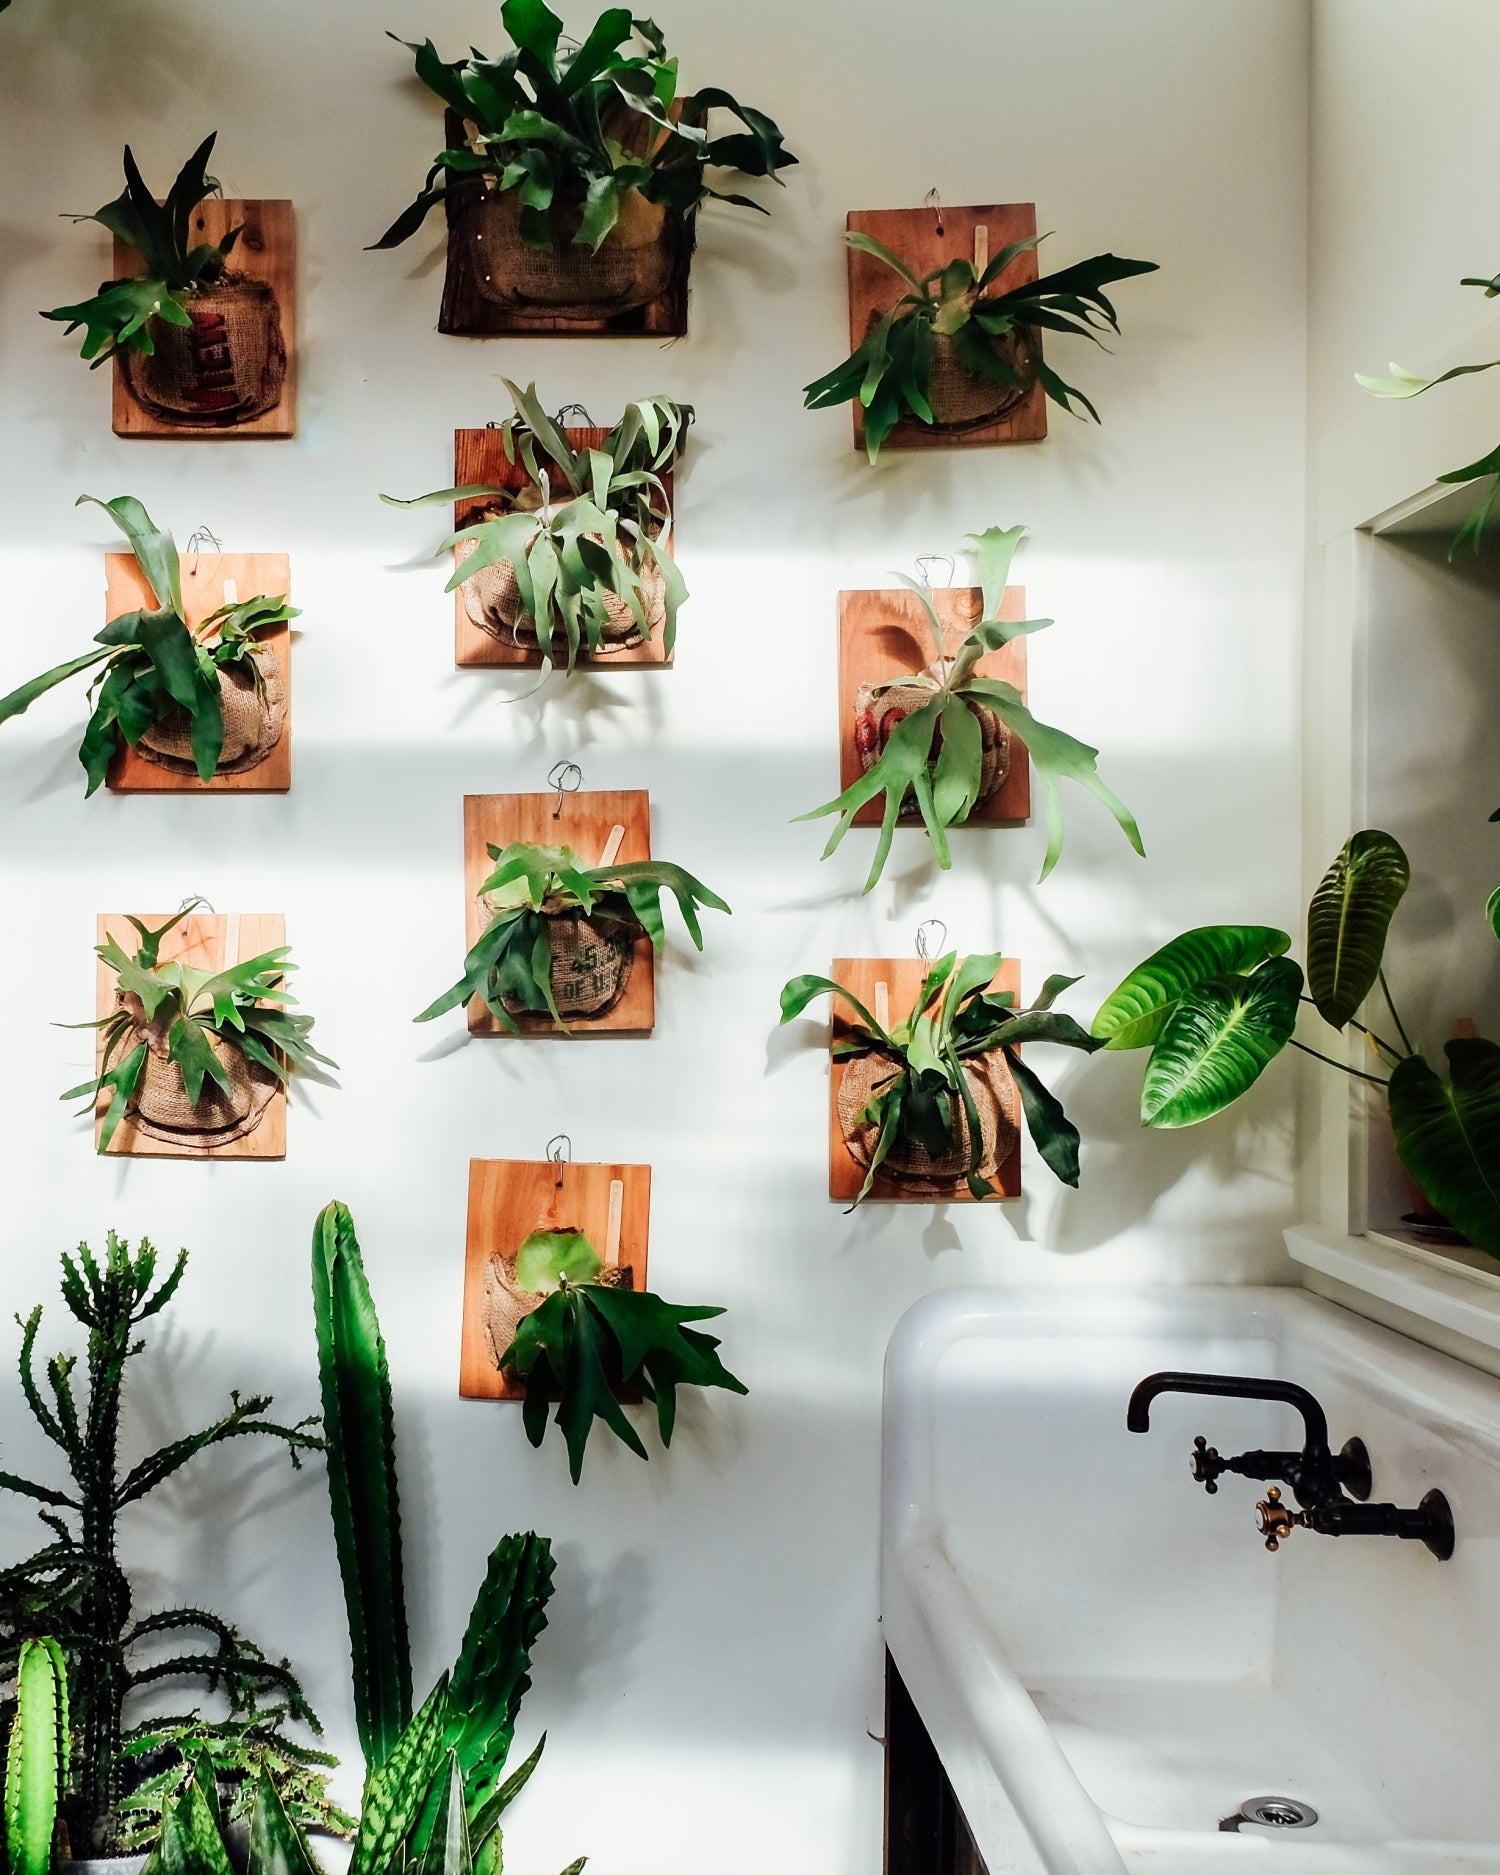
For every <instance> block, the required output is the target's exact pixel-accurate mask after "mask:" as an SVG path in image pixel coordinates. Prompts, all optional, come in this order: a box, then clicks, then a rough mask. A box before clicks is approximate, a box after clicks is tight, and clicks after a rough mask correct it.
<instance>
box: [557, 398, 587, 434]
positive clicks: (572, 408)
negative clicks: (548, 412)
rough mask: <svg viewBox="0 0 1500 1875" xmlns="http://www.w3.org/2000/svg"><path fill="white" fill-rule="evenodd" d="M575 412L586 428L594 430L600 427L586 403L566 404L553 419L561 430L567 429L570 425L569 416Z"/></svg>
mask: <svg viewBox="0 0 1500 1875" xmlns="http://www.w3.org/2000/svg"><path fill="white" fill-rule="evenodd" d="M575 412H576V413H577V416H578V419H579V421H580V422H581V423H582V425H583V427H584V429H586V430H592V429H597V428H598V425H597V424H596V423H595V422H594V419H593V418H592V417H591V416H590V415H589V413H588V408H587V406H586V405H584V404H564V405H563V407H562V409H561V410H559V411H558V412H557V414H556V415H555V416H554V417H553V419H552V421H553V422H554V423H555V424H556V425H557V427H558V428H559V429H560V430H565V429H566V428H567V427H568V418H569V417H570V416H572V415H573V414H574V413H575Z"/></svg>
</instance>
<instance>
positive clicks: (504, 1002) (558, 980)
mask: <svg viewBox="0 0 1500 1875" xmlns="http://www.w3.org/2000/svg"><path fill="white" fill-rule="evenodd" d="M543 910H544V913H545V915H546V918H547V935H548V937H549V938H550V939H551V942H552V968H551V970H550V972H549V973H548V974H549V976H550V978H551V983H552V1000H553V1001H554V1002H555V1003H556V1004H557V1008H558V1013H559V1014H560V1015H561V1016H562V1017H563V1018H564V1020H566V1019H567V1018H568V1017H569V1016H602V1015H607V1014H608V1012H609V1011H610V1010H611V1009H613V1008H614V1006H615V1004H616V1003H617V1002H619V1000H620V998H621V997H622V996H623V995H624V994H625V989H626V986H627V985H628V983H629V982H630V972H631V969H632V967H633V966H634V964H635V940H636V937H637V936H638V934H639V933H638V929H637V927H636V926H635V924H634V923H625V922H622V921H621V920H620V919H617V918H609V917H603V916H600V915H597V914H596V915H595V916H594V917H592V918H585V917H584V915H583V913H582V912H581V911H577V910H573V911H560V910H559V911H550V910H547V908H546V906H545V905H544V907H543ZM500 1003H501V1006H502V1008H505V1009H508V1010H509V1011H510V1013H511V1014H512V1015H520V1014H522V1013H523V1012H524V1011H525V1004H524V1003H520V1002H518V1001H517V1000H516V999H515V998H514V997H511V996H502V997H501V998H500Z"/></svg>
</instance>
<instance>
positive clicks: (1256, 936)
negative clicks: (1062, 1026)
mask: <svg viewBox="0 0 1500 1875" xmlns="http://www.w3.org/2000/svg"><path fill="white" fill-rule="evenodd" d="M1291 947H1292V940H1291V938H1290V937H1289V936H1288V935H1287V933H1286V932H1285V931H1278V930H1276V929H1275V927H1274V926H1271V925H1263V924H1209V925H1198V926H1196V927H1195V928H1194V929H1193V930H1191V931H1184V932H1183V933H1182V935H1181V936H1180V937H1175V938H1173V939H1172V941H1171V943H1170V944H1163V945H1162V947H1161V949H1160V950H1157V951H1153V952H1152V953H1151V955H1150V956H1149V957H1148V958H1147V959H1146V960H1145V962H1144V963H1139V964H1137V965H1136V967H1135V969H1134V970H1132V971H1131V972H1130V974H1129V976H1127V977H1126V978H1125V979H1124V981H1123V982H1122V983H1120V984H1119V985H1117V987H1116V988H1115V989H1114V990H1112V991H1111V992H1110V994H1109V995H1108V996H1107V997H1105V999H1104V1001H1103V1002H1102V1003H1101V1004H1100V1005H1099V1012H1098V1014H1097V1015H1096V1016H1095V1017H1094V1020H1093V1021H1092V1022H1091V1023H1090V1024H1089V1033H1090V1034H1092V1035H1097V1036H1102V1037H1103V1038H1104V1041H1105V1044H1106V1046H1107V1047H1110V1048H1149V1047H1150V1045H1151V1044H1152V1043H1153V1042H1154V1041H1155V1040H1156V1039H1157V1037H1158V1036H1159V1035H1160V1034H1161V1032H1162V1030H1163V1029H1164V1028H1165V1027H1166V1024H1167V1018H1168V1017H1169V1016H1170V1015H1171V1013H1172V1011H1173V1010H1174V1009H1175V1008H1176V1007H1177V1004H1178V1003H1179V1001H1180V1000H1181V999H1182V997H1184V996H1185V995H1186V994H1187V992H1188V991H1189V990H1191V989H1193V988H1195V987H1196V986H1197V985H1198V984H1199V983H1203V982H1206V981H1207V980H1208V978H1210V977H1221V976H1240V975H1243V974H1244V973H1245V972H1247V971H1251V970H1254V969H1255V968H1256V966H1257V965H1258V964H1263V963H1264V962H1265V961H1266V959H1267V958H1269V957H1280V956H1282V955H1283V954H1284V953H1285V952H1286V951H1289V950H1290V949H1291Z"/></svg>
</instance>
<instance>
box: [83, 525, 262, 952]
mask: <svg viewBox="0 0 1500 1875" xmlns="http://www.w3.org/2000/svg"><path fill="white" fill-rule="evenodd" d="M104 570H105V581H106V585H105V595H104V616H105V618H106V619H114V618H118V617H119V616H120V614H121V613H122V612H133V611H135V610H137V609H138V608H140V607H148V608H149V607H151V606H153V605H154V604H155V600H154V599H153V597H152V593H151V588H150V586H149V585H148V583H147V580H146V576H145V574H144V573H143V572H142V571H141V569H140V563H139V562H138V561H137V559H136V557H135V555H134V554H133V553H110V554H106V555H105V556H104ZM226 579H227V580H231V581H233V583H234V586H235V589H236V590H237V592H238V593H239V596H240V598H241V599H253V598H255V597H256V596H257V595H258V594H261V593H264V594H266V595H267V596H268V597H270V598H276V599H285V598H288V597H290V594H291V590H292V585H291V571H290V567H289V564H288V561H287V557H286V555H285V554H284V553H219V552H218V551H217V550H215V549H213V548H209V549H208V550H207V551H205V552H203V553H185V554H183V556H182V609H183V616H184V618H185V619H186V620H187V624H188V628H189V630H192V629H193V628H195V627H196V626H198V625H201V624H202V623H203V621H204V619H206V618H207V617H208V615H209V613H211V612H217V611H218V609H219V607H220V606H221V605H223V604H224V603H225V598H224V582H225V580H226ZM260 641H261V643H262V644H264V645H266V646H267V647H268V648H269V650H270V652H271V654H272V656H273V657H274V658H275V659H276V662H277V664H278V665H279V666H280V668H281V681H282V684H283V686H284V687H285V690H286V719H285V721H284V722H283V724H282V728H281V737H280V740H279V741H278V742H277V744H276V746H275V748H274V749H272V750H271V752H270V754H269V755H268V756H267V757H266V759H265V760H264V761H263V762H260V763H258V764H257V765H256V767H254V768H247V769H245V770H244V771H243V772H241V773H239V774H233V775H214V776H213V777H211V779H209V780H208V781H202V780H200V779H199V777H198V776H197V775H180V774H178V773H177V772H176V771H175V770H174V769H171V768H164V767H163V766H162V765H161V763H160V762H152V761H149V760H148V759H147V758H146V757H145V756H144V755H142V754H141V753H140V752H139V750H137V749H132V748H129V747H127V746H126V744H125V742H124V740H123V739H122V740H121V742H120V746H119V749H118V750H117V752H116V754H115V757H114V760H113V761H112V762H111V763H110V765H109V774H108V777H107V785H108V786H109V787H110V788H111V789H112V790H113V791H114V792H115V793H116V794H285V793H286V791H287V789H288V788H290V787H291V785H292V630H291V627H290V626H289V625H277V626H275V627H273V628H272V629H271V630H269V631H266V632H262V633H261V634H260ZM251 955H252V956H253V955H254V953H253V952H251Z"/></svg>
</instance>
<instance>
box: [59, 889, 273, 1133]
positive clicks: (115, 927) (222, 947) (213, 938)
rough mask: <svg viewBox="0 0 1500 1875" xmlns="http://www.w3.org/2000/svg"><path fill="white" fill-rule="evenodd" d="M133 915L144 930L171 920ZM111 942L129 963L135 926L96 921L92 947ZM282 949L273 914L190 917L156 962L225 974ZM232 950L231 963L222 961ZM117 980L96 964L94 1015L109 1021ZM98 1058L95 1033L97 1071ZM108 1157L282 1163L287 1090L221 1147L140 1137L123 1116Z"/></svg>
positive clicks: (98, 1120) (98, 1124) (97, 1126)
mask: <svg viewBox="0 0 1500 1875" xmlns="http://www.w3.org/2000/svg"><path fill="white" fill-rule="evenodd" d="M135 915H136V917H137V918H139V919H140V920H141V922H142V923H143V924H146V925H150V926H152V927H155V926H157V925H161V924H165V923H166V921H167V919H168V918H170V917H171V915H172V914H171V913H170V912H137V913H136V914H135ZM111 937H112V938H114V939H115V941H116V942H117V943H118V944H119V945H120V947H121V948H122V949H123V950H124V951H126V952H127V953H128V954H130V955H132V956H133V955H134V953H135V947H136V945H137V944H138V943H139V942H140V937H139V934H138V933H137V932H136V930H135V928H134V926H133V925H131V924H129V923H128V922H127V921H126V919H125V917H124V916H123V915H122V914H119V913H113V912H106V913H104V914H103V915H102V916H101V917H100V918H99V919H98V921H97V926H96V932H95V942H96V943H99V944H102V943H103V942H104V941H105V939H106V938H111ZM285 943H286V919H285V918H284V917H283V916H282V915H281V913H280V912H249V911H247V912H239V913H236V914H234V915H233V916H231V915H228V914H226V913H224V912H192V913H190V914H189V915H188V916H187V917H186V918H184V919H183V921H182V923H181V924H179V925H175V926H174V927H173V928H172V929H171V930H170V931H169V932H168V933H167V934H166V936H165V937H164V938H163V939H162V941H161V952H160V956H161V961H162V962H163V963H186V964H189V965H191V966H192V968H193V969H195V970H224V969H227V968H228V966H229V965H230V964H231V963H241V962H243V961H244V960H245V959H246V958H247V957H258V956H259V955H260V954H261V952H262V951H268V950H275V949H276V948H277V947H278V946H280V945H282V944H285ZM231 951H233V953H234V954H233V956H230V954H229V953H230V952H231ZM116 981H117V979H116V976H115V973H114V971H113V970H111V969H110V967H109V965H108V964H107V963H105V962H104V960H103V959H102V958H100V959H99V961H98V964H97V966H96V970H95V999H94V1013H95V1014H96V1015H99V1016H108V1015H112V1014H113V1013H114V1010H115V1006H116V1005H115V983H116ZM103 1055H104V1037H103V1031H102V1030H100V1031H98V1032H97V1039H96V1043H95V1051H94V1058H95V1063H96V1066H97V1064H99V1063H100V1062H102V1059H103ZM108 1109H109V1096H108V1094H103V1095H101V1096H100V1100H99V1105H98V1110H97V1112H96V1113H95V1115H94V1144H95V1146H96V1147H97V1146H98V1144H99V1138H100V1135H101V1134H102V1133H103V1131H104V1116H105V1114H106V1112H107V1111H108ZM108 1156H109V1157H110V1158H114V1157H116V1156H124V1157H129V1158H136V1159H284V1158H285V1157H286V1089H285V1087H278V1088H277V1089H276V1091H275V1093H273V1094H272V1096H271V1098H270V1101H269V1102H268V1104H267V1106H266V1110H265V1112H264V1113H263V1114H262V1115H261V1119H260V1124H259V1125H258V1126H257V1127H256V1128H255V1129H254V1131H253V1132H249V1133H247V1134H245V1136H244V1137H243V1138H242V1139H231V1140H228V1141H226V1142H225V1143H223V1144H222V1145H207V1144H206V1145H202V1146H191V1145H188V1144H186V1143H185V1142H180V1141H175V1140H165V1139H153V1138H151V1136H150V1135H149V1134H147V1133H143V1132H142V1131H141V1129H140V1128H139V1127H138V1126H137V1125H136V1123H135V1121H134V1120H133V1119H132V1118H130V1117H129V1116H128V1115H127V1117H126V1118H125V1119H123V1120H122V1121H121V1122H120V1124H119V1126H118V1127H117V1128H116V1129H115V1136H114V1138H113V1139H112V1140H111V1141H110V1142H109V1155H108Z"/></svg>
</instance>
